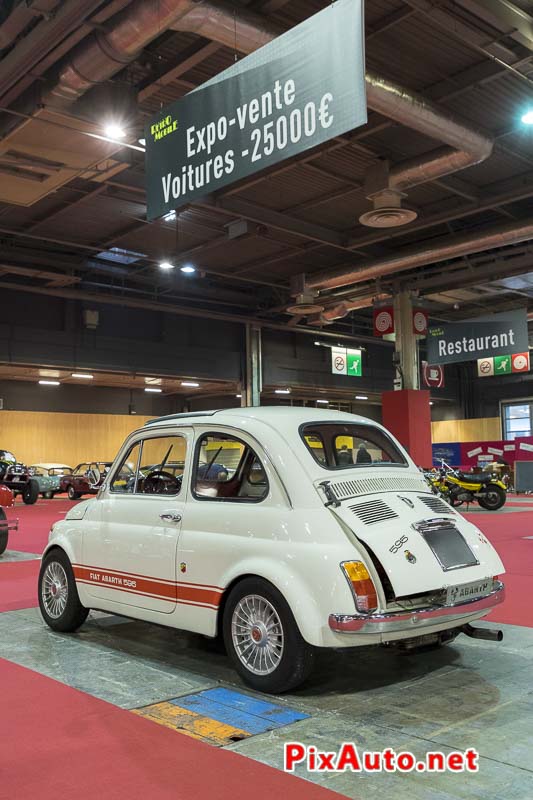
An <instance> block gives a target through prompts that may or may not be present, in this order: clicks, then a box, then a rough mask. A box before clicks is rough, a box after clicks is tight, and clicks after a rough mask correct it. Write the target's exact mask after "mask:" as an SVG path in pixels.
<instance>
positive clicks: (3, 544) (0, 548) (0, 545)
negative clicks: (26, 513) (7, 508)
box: [0, 508, 9, 556]
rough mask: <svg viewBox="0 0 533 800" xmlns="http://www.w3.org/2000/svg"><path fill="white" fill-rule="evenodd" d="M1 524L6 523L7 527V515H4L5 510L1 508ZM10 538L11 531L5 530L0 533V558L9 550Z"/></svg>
mask: <svg viewBox="0 0 533 800" xmlns="http://www.w3.org/2000/svg"><path fill="white" fill-rule="evenodd" d="M0 523H4V524H6V525H7V518H6V515H5V514H4V511H3V509H1V508H0ZM8 536H9V531H7V530H5V531H1V532H0V556H1V555H2V553H5V551H6V550H7V539H8Z"/></svg>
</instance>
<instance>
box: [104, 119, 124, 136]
mask: <svg viewBox="0 0 533 800" xmlns="http://www.w3.org/2000/svg"><path fill="white" fill-rule="evenodd" d="M104 130H105V135H106V136H107V137H108V138H109V139H124V137H125V136H126V131H125V130H124V128H122V127H121V126H120V125H119V124H118V123H116V122H110V123H109V124H108V125H106V126H105V129H104Z"/></svg>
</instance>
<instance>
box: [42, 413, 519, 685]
mask: <svg viewBox="0 0 533 800" xmlns="http://www.w3.org/2000/svg"><path fill="white" fill-rule="evenodd" d="M503 572H504V568H503V565H502V562H501V561H500V559H499V557H498V555H497V553H496V552H495V550H494V549H493V547H492V546H491V545H490V543H489V542H488V541H487V539H486V538H485V536H483V534H482V533H481V532H480V531H479V530H478V528H476V527H475V525H472V523H470V522H469V521H467V520H466V519H465V518H464V517H463V516H461V515H460V514H459V513H457V512H456V511H455V510H454V509H453V508H451V507H450V506H449V505H447V504H446V503H444V502H443V501H442V500H441V499H440V498H439V497H437V496H435V495H434V494H432V493H431V491H430V489H429V487H428V485H427V484H426V482H425V480H424V477H423V475H422V474H421V473H420V471H419V470H418V469H417V467H416V466H415V464H414V463H413V462H412V460H411V459H410V458H409V456H408V454H407V453H406V451H405V450H404V449H403V448H402V447H401V445H400V444H399V443H398V442H397V441H396V440H395V439H394V438H393V437H392V436H391V435H390V434H389V433H388V432H387V431H386V430H385V428H383V427H382V426H380V425H378V424H376V423H375V422H372V421H370V420H368V419H365V418H364V417H360V416H355V415H352V414H344V413H341V412H336V411H328V410H315V409H309V408H280V407H277V408H274V407H270V408H269V407H262V408H246V409H240V408H239V409H231V410H225V411H209V412H207V411H206V412H199V413H192V414H188V415H186V414H176V415H174V416H169V417H162V418H160V419H156V420H152V421H151V422H149V423H147V424H146V425H145V426H144V427H143V428H141V429H140V430H138V431H136V432H135V433H133V434H131V435H130V436H129V438H128V439H127V440H126V442H125V443H124V445H123V447H122V449H121V451H120V452H119V454H118V456H117V458H116V460H115V462H114V464H113V467H112V469H111V470H110V471H109V474H108V476H107V477H106V480H105V483H104V485H103V486H102V487H101V489H100V491H99V493H98V496H97V497H96V498H93V499H91V500H87V501H85V502H82V503H79V504H78V505H76V506H74V507H73V508H72V509H71V510H70V511H69V512H68V514H67V515H66V517H65V519H64V520H62V521H60V522H56V523H55V524H54V526H53V529H52V531H51V533H50V537H49V542H48V545H47V547H46V550H45V552H44V554H43V559H42V565H41V571H40V576H39V601H40V607H41V612H42V615H43V617H44V619H45V621H46V622H47V623H48V625H49V626H50V627H51V628H53V629H54V630H58V631H73V630H75V629H76V628H78V627H79V626H80V625H81V624H82V623H83V622H84V620H85V618H86V617H87V614H88V610H89V609H101V610H104V611H108V612H111V613H115V614H123V615H125V616H128V617H135V618H137V619H141V620H148V621H151V622H156V623H158V624H160V625H167V626H169V627H174V628H181V629H184V630H188V631H195V632H197V633H200V634H204V635H206V636H209V637H214V636H217V635H219V634H220V635H222V636H223V639H224V643H225V646H226V649H227V652H228V654H229V656H230V658H231V659H232V661H233V664H234V665H235V668H236V669H237V671H238V672H239V673H240V675H241V676H242V678H243V679H244V681H245V682H246V683H248V684H249V685H250V686H252V687H253V688H255V689H258V690H261V691H266V692H281V691H285V690H287V689H289V688H292V687H294V686H296V685H297V684H298V683H300V682H301V681H303V680H304V679H305V677H306V676H307V675H308V674H309V672H310V670H311V667H312V665H313V660H314V655H315V648H317V647H333V648H340V647H353V646H355V645H370V644H384V643H395V642H402V643H403V644H404V645H405V646H415V645H420V644H425V643H427V644H438V643H444V642H448V641H451V640H452V639H453V638H454V637H455V636H456V635H457V634H458V633H460V632H463V633H467V634H468V635H470V636H480V637H481V638H491V639H498V640H499V639H500V638H501V633H500V632H499V631H494V630H490V629H487V628H477V629H476V628H474V627H472V625H471V623H472V622H474V621H475V620H477V619H479V618H480V617H483V616H485V615H486V614H488V613H489V611H490V610H491V609H492V608H493V607H494V606H496V605H497V604H498V603H501V602H502V600H503V598H504V587H503V584H502V583H501V582H500V580H499V578H498V576H499V575H501V574H502V573H503Z"/></svg>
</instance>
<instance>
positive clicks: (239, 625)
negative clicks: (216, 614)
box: [231, 594, 284, 675]
mask: <svg viewBox="0 0 533 800" xmlns="http://www.w3.org/2000/svg"><path fill="white" fill-rule="evenodd" d="M231 636H232V640H233V646H234V648H235V652H236V653H237V655H238V657H239V659H240V661H241V662H242V664H244V666H245V667H246V669H247V670H249V671H250V672H253V674H254V675H270V673H272V672H274V670H275V669H277V667H278V666H279V664H280V661H281V659H282V657H283V650H284V635H283V626H282V624H281V620H280V618H279V615H278V612H277V611H276V609H275V608H274V606H273V605H272V604H271V603H269V601H268V600H267V599H266V598H264V597H261V596H260V595H257V594H249V595H246V596H245V597H243V598H241V599H240V600H239V602H238V603H237V605H236V606H235V609H234V611H233V615H232V618H231Z"/></svg>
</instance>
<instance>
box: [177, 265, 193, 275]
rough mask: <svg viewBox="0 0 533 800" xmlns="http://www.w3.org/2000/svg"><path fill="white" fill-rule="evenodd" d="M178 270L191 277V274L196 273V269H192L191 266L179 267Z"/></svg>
mask: <svg viewBox="0 0 533 800" xmlns="http://www.w3.org/2000/svg"><path fill="white" fill-rule="evenodd" d="M180 270H181V272H184V273H185V274H186V275H192V274H193V272H196V267H193V265H192V264H184V265H183V266H182V267H180Z"/></svg>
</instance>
